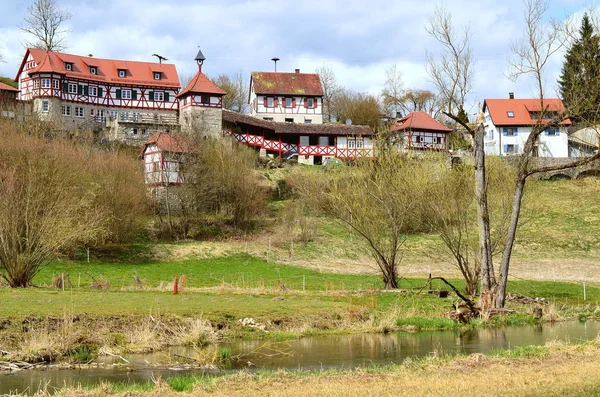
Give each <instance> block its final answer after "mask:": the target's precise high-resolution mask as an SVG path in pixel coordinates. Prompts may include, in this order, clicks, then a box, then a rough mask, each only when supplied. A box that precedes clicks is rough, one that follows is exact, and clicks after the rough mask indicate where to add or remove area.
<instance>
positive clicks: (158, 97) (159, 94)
mask: <svg viewBox="0 0 600 397" xmlns="http://www.w3.org/2000/svg"><path fill="white" fill-rule="evenodd" d="M164 100H165V93H164V92H160V91H155V92H154V101H155V102H162V101H164Z"/></svg>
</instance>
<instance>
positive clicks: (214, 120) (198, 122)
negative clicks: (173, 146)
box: [177, 50, 226, 137]
mask: <svg viewBox="0 0 600 397" xmlns="http://www.w3.org/2000/svg"><path fill="white" fill-rule="evenodd" d="M205 59H206V58H205V57H204V55H203V54H202V51H200V50H199V51H198V55H196V63H197V64H198V73H196V75H195V76H194V77H193V78H192V80H190V82H189V83H188V84H187V85H186V86H185V88H184V89H183V90H181V92H179V94H177V100H178V101H179V124H180V125H181V130H182V131H183V132H184V133H188V134H191V135H202V136H214V137H217V136H220V135H221V129H222V127H221V122H222V109H223V96H224V95H225V94H226V92H225V91H223V90H222V89H220V88H219V87H217V86H216V85H215V84H214V83H213V82H212V81H210V80H209V79H208V77H206V75H205V74H204V73H202V65H203V64H204V61H205Z"/></svg>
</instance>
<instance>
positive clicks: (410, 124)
mask: <svg viewBox="0 0 600 397" xmlns="http://www.w3.org/2000/svg"><path fill="white" fill-rule="evenodd" d="M408 130H410V131H414V130H419V131H432V132H443V133H449V132H452V129H451V128H448V127H446V126H445V125H443V124H442V123H440V122H439V121H437V120H436V119H434V118H433V117H431V116H430V115H429V114H427V113H425V112H411V113H409V114H407V115H406V116H404V117H402V118H401V119H400V120H398V121H397V122H396V124H394V125H393V126H392V127H391V128H390V131H408Z"/></svg>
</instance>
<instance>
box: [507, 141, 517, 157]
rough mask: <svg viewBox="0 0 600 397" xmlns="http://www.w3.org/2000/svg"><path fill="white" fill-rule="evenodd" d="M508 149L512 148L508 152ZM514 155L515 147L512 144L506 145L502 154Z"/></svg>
mask: <svg viewBox="0 0 600 397" xmlns="http://www.w3.org/2000/svg"><path fill="white" fill-rule="evenodd" d="M509 148H512V150H509ZM515 153H517V145H515V144H514V143H508V144H506V151H505V152H504V154H515Z"/></svg>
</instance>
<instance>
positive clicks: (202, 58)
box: [194, 50, 206, 62]
mask: <svg viewBox="0 0 600 397" xmlns="http://www.w3.org/2000/svg"><path fill="white" fill-rule="evenodd" d="M194 59H195V60H196V61H198V62H202V61H204V60H206V58H205V57H204V54H203V53H202V51H201V50H198V55H196V58H194Z"/></svg>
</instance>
